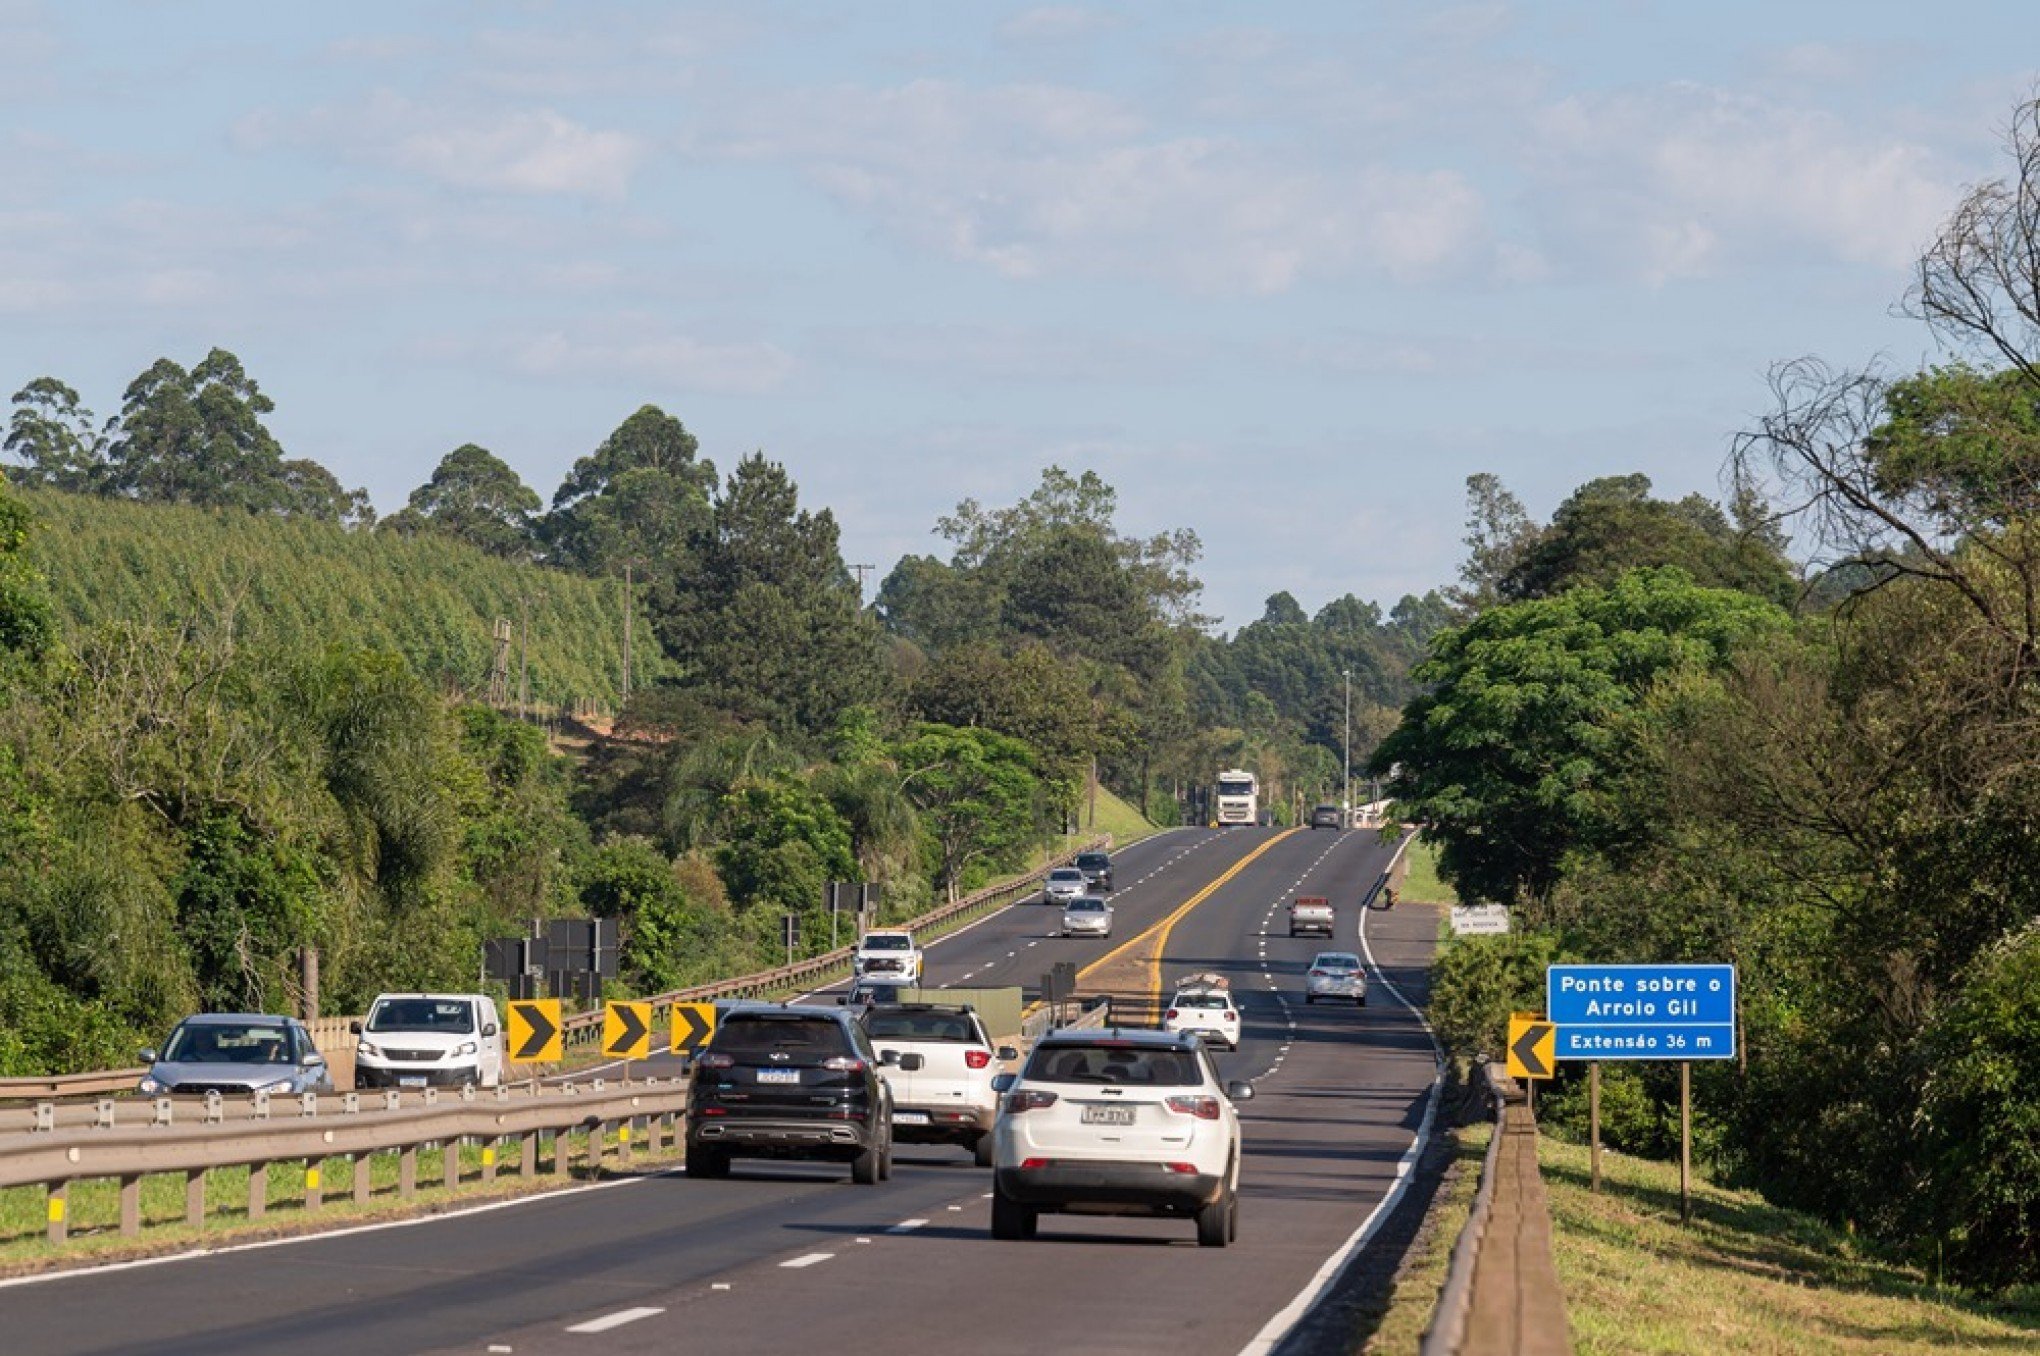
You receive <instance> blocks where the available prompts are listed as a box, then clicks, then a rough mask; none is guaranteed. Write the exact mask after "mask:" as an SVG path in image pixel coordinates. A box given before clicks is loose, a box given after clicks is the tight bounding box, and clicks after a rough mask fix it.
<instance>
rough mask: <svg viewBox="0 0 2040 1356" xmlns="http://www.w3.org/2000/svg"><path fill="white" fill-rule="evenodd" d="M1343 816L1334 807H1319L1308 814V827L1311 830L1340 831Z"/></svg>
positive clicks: (1342, 826) (1337, 808) (1336, 807)
mask: <svg viewBox="0 0 2040 1356" xmlns="http://www.w3.org/2000/svg"><path fill="white" fill-rule="evenodd" d="M1344 819H1345V815H1343V814H1342V813H1340V811H1339V807H1338V806H1336V805H1320V806H1317V807H1316V808H1315V809H1313V810H1312V811H1311V812H1310V826H1311V828H1313V829H1341V828H1344V827H1345V825H1344V824H1343V823H1342V822H1341V821H1343V820H1344Z"/></svg>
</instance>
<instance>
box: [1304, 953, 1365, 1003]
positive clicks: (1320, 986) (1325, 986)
mask: <svg viewBox="0 0 2040 1356" xmlns="http://www.w3.org/2000/svg"><path fill="white" fill-rule="evenodd" d="M1320 998H1343V999H1347V1000H1349V1001H1351V1002H1354V1003H1357V1004H1359V1005H1360V1006H1361V1007H1363V1008H1364V1007H1366V1006H1367V972H1366V970H1365V969H1364V968H1363V967H1362V966H1361V964H1360V958H1359V957H1358V956H1356V955H1354V954H1353V953H1352V952H1350V951H1320V952H1318V953H1317V956H1316V958H1315V959H1313V960H1312V961H1311V963H1310V973H1309V974H1308V975H1306V976H1305V977H1304V987H1303V1001H1304V1002H1306V1003H1315V1002H1317V1001H1318V999H1320Z"/></svg>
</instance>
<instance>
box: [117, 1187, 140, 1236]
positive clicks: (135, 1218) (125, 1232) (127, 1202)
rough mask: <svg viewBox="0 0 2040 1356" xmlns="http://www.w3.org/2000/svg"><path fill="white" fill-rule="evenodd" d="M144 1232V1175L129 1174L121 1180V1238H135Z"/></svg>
mask: <svg viewBox="0 0 2040 1356" xmlns="http://www.w3.org/2000/svg"><path fill="white" fill-rule="evenodd" d="M141 1231H142V1175H141V1174H140V1173H138V1172H131V1173H127V1174H125V1175H124V1176H122V1178H121V1179H120V1236H121V1237H122V1238H133V1237H134V1236H135V1235H136V1234H138V1233H140V1232H141Z"/></svg>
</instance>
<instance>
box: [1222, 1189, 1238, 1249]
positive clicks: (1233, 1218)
mask: <svg viewBox="0 0 2040 1356" xmlns="http://www.w3.org/2000/svg"><path fill="white" fill-rule="evenodd" d="M1227 1194H1228V1195H1230V1196H1231V1197H1232V1209H1230V1210H1228V1211H1226V1212H1225V1241H1226V1242H1228V1243H1237V1242H1239V1241H1240V1193H1239V1192H1238V1191H1237V1190H1234V1191H1231V1192H1228V1193H1227Z"/></svg>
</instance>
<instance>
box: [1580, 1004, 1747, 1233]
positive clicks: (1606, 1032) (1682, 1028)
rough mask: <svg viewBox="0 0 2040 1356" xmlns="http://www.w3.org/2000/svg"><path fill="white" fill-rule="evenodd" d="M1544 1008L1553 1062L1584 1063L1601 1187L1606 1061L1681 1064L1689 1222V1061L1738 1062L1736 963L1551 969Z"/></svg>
mask: <svg viewBox="0 0 2040 1356" xmlns="http://www.w3.org/2000/svg"><path fill="white" fill-rule="evenodd" d="M1544 984H1545V995H1544V999H1545V1008H1546V1011H1548V1012H1549V1013H1550V1015H1551V1020H1552V1021H1553V1022H1554V1023H1556V1024H1557V1026H1558V1041H1557V1051H1556V1057H1557V1058H1559V1059H1583V1060H1586V1061H1587V1133H1588V1136H1589V1140H1590V1149H1589V1154H1590V1159H1591V1164H1592V1166H1591V1170H1590V1171H1591V1176H1592V1179H1593V1185H1594V1188H1595V1189H1596V1190H1599V1188H1600V1181H1601V1068H1600V1061H1602V1060H1604V1059H1631V1060H1635V1059H1676V1060H1677V1061H1679V1218H1680V1220H1681V1221H1683V1222H1687V1223H1690V1222H1691V1221H1692V1218H1693V1061H1694V1060H1696V1059H1734V1058H1735V1057H1736V1013H1735V967H1734V966H1733V965H1554V966H1552V967H1550V968H1549V969H1548V970H1546V971H1545V977H1544Z"/></svg>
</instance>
